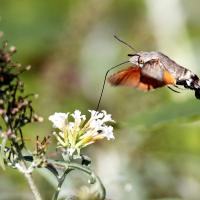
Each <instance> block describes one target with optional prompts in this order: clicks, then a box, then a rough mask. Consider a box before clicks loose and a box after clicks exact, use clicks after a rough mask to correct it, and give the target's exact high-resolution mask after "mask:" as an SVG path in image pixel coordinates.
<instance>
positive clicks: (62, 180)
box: [52, 169, 72, 200]
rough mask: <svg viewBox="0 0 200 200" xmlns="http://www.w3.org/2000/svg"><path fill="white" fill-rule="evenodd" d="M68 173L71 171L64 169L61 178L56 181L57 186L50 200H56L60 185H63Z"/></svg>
mask: <svg viewBox="0 0 200 200" xmlns="http://www.w3.org/2000/svg"><path fill="white" fill-rule="evenodd" d="M70 171H72V170H71V169H66V170H65V172H64V173H63V175H62V176H61V178H59V179H58V186H57V189H56V192H55V194H54V195H53V198H52V200H57V199H58V195H59V193H60V190H61V187H62V184H63V183H64V181H65V177H66V176H67V174H68V173H69V172H70Z"/></svg>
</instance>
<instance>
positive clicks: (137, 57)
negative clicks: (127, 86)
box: [128, 51, 159, 66]
mask: <svg viewBox="0 0 200 200" xmlns="http://www.w3.org/2000/svg"><path fill="white" fill-rule="evenodd" d="M128 56H129V57H130V59H129V61H130V62H131V63H133V64H134V65H138V66H141V65H143V64H144V63H146V62H148V61H151V60H153V59H158V58H159V53H158V52H154V51H152V52H146V51H140V52H138V53H135V54H128Z"/></svg>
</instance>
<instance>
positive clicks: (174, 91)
mask: <svg viewBox="0 0 200 200" xmlns="http://www.w3.org/2000/svg"><path fill="white" fill-rule="evenodd" d="M167 87H168V88H169V89H170V90H171V91H173V92H176V93H180V92H179V91H177V90H175V89H173V88H171V87H170V86H167Z"/></svg>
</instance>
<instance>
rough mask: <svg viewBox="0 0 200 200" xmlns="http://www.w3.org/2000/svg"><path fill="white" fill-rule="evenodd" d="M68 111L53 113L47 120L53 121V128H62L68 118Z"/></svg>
mask: <svg viewBox="0 0 200 200" xmlns="http://www.w3.org/2000/svg"><path fill="white" fill-rule="evenodd" d="M68 115H69V113H57V112H56V113H54V114H53V115H50V116H49V120H50V121H51V122H52V123H53V127H54V128H58V129H60V130H63V129H64V127H65V125H66V122H67V119H68Z"/></svg>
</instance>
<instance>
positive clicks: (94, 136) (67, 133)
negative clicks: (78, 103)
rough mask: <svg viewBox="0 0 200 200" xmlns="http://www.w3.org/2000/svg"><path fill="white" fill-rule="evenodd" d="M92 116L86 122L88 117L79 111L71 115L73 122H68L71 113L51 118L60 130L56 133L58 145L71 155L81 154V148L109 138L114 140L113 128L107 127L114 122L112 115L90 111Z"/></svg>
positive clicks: (57, 114)
mask: <svg viewBox="0 0 200 200" xmlns="http://www.w3.org/2000/svg"><path fill="white" fill-rule="evenodd" d="M89 112H90V113H91V116H90V118H89V120H88V121H86V116H85V115H81V112H80V111H79V110H75V111H74V113H72V114H71V116H72V117H73V119H72V120H70V118H69V121H68V115H69V113H66V114H65V113H55V114H53V115H51V116H50V117H49V120H50V121H51V122H52V123H53V126H54V127H55V128H58V129H60V130H59V131H58V132H54V133H53V135H55V137H56V139H57V141H58V145H59V146H60V147H63V148H65V150H66V152H67V153H68V154H69V155H73V154H74V153H75V152H77V154H79V153H80V150H81V148H84V147H86V146H88V145H90V144H92V143H94V142H96V141H97V140H100V139H103V138H107V139H108V140H110V139H114V135H113V127H112V126H111V125H109V126H108V125H107V123H109V122H114V120H113V119H112V117H111V115H110V114H107V113H106V111H104V110H103V111H101V112H99V111H95V110H89Z"/></svg>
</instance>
